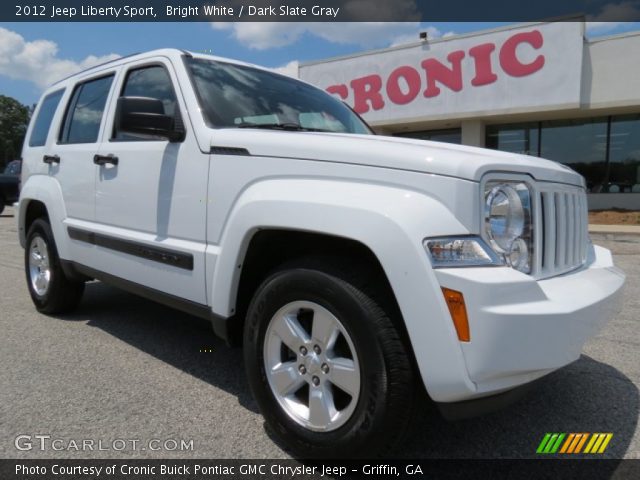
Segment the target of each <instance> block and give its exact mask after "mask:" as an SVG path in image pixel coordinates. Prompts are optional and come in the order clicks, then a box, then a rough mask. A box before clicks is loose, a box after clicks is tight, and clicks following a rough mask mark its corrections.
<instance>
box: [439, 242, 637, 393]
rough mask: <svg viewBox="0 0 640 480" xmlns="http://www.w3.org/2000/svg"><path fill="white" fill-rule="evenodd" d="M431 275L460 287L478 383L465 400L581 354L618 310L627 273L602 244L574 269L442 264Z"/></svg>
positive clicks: (471, 368) (471, 373) (469, 357)
mask: <svg viewBox="0 0 640 480" xmlns="http://www.w3.org/2000/svg"><path fill="white" fill-rule="evenodd" d="M436 277H437V279H438V282H439V284H440V285H441V286H442V287H447V288H450V289H453V290H457V291H460V292H462V293H463V294H464V298H465V303H466V307H467V312H468V317H469V327H470V331H471V341H470V342H461V343H460V347H461V349H462V353H463V357H464V362H465V365H466V368H467V373H468V377H469V379H470V380H471V382H473V384H474V385H475V387H476V388H475V392H474V393H472V394H469V395H467V396H466V398H469V399H470V398H474V397H482V396H486V395H491V394H495V393H498V392H501V391H505V390H508V389H511V388H514V387H516V386H519V385H523V384H525V383H528V382H530V381H532V380H535V379H537V378H539V377H541V376H543V375H545V374H547V373H549V372H551V371H553V370H556V369H558V368H560V367H563V366H565V365H567V364H569V363H571V362H573V361H574V360H576V359H578V358H579V356H580V353H581V351H582V347H583V346H584V344H585V342H586V341H587V340H588V339H590V338H591V337H593V336H594V335H595V334H596V333H597V332H598V331H599V330H600V329H601V328H602V326H603V325H604V324H605V323H606V322H607V321H608V320H609V319H610V318H611V317H612V316H613V315H615V314H616V313H617V312H618V311H619V309H620V307H621V292H622V286H623V284H624V280H625V275H624V273H623V272H622V271H621V270H619V269H618V268H616V267H615V266H614V265H613V261H612V257H611V253H610V252H609V251H608V250H606V249H604V248H601V247H592V248H590V252H589V258H588V260H587V262H586V264H585V265H584V266H583V267H581V268H580V269H579V270H576V271H573V272H570V273H567V274H564V275H560V276H558V277H554V278H549V279H545V280H535V279H533V278H532V277H530V276H528V275H524V274H522V273H520V272H517V271H515V270H513V269H511V268H506V267H486V268H452V269H441V270H436ZM466 398H465V399H466Z"/></svg>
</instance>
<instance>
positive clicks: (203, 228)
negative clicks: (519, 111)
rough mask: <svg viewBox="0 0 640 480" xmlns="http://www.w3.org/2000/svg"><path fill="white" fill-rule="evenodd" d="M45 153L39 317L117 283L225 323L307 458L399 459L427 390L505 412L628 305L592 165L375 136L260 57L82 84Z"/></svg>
mask: <svg viewBox="0 0 640 480" xmlns="http://www.w3.org/2000/svg"><path fill="white" fill-rule="evenodd" d="M23 158H24V168H23V174H22V175H23V177H22V185H23V187H22V192H21V195H20V200H19V207H18V215H17V217H18V226H19V235H20V243H21V245H22V246H23V247H24V249H25V270H26V279H27V284H28V287H29V291H30V294H31V297H32V298H33V302H34V304H35V306H36V308H37V309H38V310H39V311H41V312H43V313H47V314H53V313H63V312H68V311H70V310H71V309H73V308H74V307H76V305H77V304H78V302H79V301H80V298H81V296H82V292H83V288H84V285H85V282H86V281H88V280H91V279H97V280H101V281H104V282H108V283H111V284H113V285H116V286H118V287H121V288H124V289H127V290H130V291H132V292H135V293H137V294H140V295H142V296H145V297H148V298H151V299H154V300H157V301H159V302H163V303H165V304H167V305H170V306H172V307H175V308H178V309H182V310H184V311H187V312H189V313H192V314H194V315H198V316H201V317H205V318H207V319H210V320H211V322H212V325H213V329H214V330H215V332H216V334H218V335H219V336H221V337H223V338H225V339H226V340H227V341H228V342H229V343H232V344H233V343H237V344H239V343H242V344H243V348H244V358H245V363H246V372H247V376H248V379H249V383H250V386H251V389H252V391H253V394H254V396H255V399H256V401H257V403H258V405H259V407H260V409H261V411H262V413H263V414H264V417H265V419H266V421H267V424H268V425H269V426H270V428H271V430H272V431H273V433H274V434H275V436H276V438H278V439H280V441H282V442H283V443H284V444H286V445H288V446H289V447H290V448H291V449H293V451H294V452H296V453H297V454H299V455H302V456H310V455H313V456H325V457H335V456H358V455H370V454H372V453H374V452H376V451H380V450H381V449H385V448H387V447H389V446H390V445H393V444H394V443H395V442H397V441H398V440H399V438H401V436H402V433H403V432H404V430H405V427H406V426H407V424H408V423H409V419H410V415H411V412H412V403H413V401H414V399H415V398H416V397H415V395H414V394H415V392H416V391H418V390H420V388H419V387H420V383H422V384H423V385H424V387H425V389H426V391H427V393H428V394H429V396H430V398H431V399H433V400H434V401H435V402H437V404H438V405H439V406H440V407H441V410H443V411H444V412H445V413H446V414H447V415H449V416H456V415H458V416H459V415H467V414H471V413H475V412H479V411H482V410H487V409H489V408H493V406H495V405H497V404H498V403H501V402H502V401H504V399H505V398H508V397H509V396H512V395H510V393H513V392H515V391H518V390H520V389H517V390H515V387H519V386H522V385H524V384H527V383H529V382H531V381H533V380H535V379H537V378H539V377H542V376H543V375H546V374H547V373H549V372H551V371H553V370H556V369H558V368H560V367H562V366H564V365H567V364H568V363H570V362H572V361H574V360H576V359H577V358H578V357H579V356H580V352H581V348H582V346H583V345H584V343H585V342H586V341H587V340H588V339H589V338H590V337H592V336H593V335H594V334H595V333H596V332H597V331H598V330H599V328H600V327H602V325H603V324H604V323H605V322H606V321H607V320H608V319H609V318H610V317H611V316H612V315H613V314H614V313H615V312H616V309H617V308H618V307H619V299H620V292H621V289H622V286H623V283H624V274H623V273H622V272H621V271H620V270H618V269H617V268H616V267H614V265H613V262H612V257H611V254H610V252H609V251H607V250H605V249H603V248H600V247H597V246H593V245H592V244H591V243H590V241H589V237H588V233H587V204H586V194H585V188H584V181H583V178H582V177H581V176H580V175H578V174H577V173H575V172H573V171H572V170H570V169H568V168H566V167H564V166H562V165H560V164H557V163H554V162H551V161H546V160H542V159H538V158H535V159H534V158H530V157H527V156H523V155H515V154H508V153H501V152H497V151H490V150H484V149H478V148H469V147H463V146H452V145H446V144H439V143H434V142H427V141H420V140H408V139H401V138H390V137H384V136H376V135H373V134H372V132H371V130H370V129H369V127H368V126H367V125H366V124H365V123H364V122H363V121H362V120H361V119H360V118H359V117H358V116H357V115H356V114H355V113H354V112H353V111H352V110H351V109H349V108H348V107H347V106H346V105H345V104H343V103H342V102H340V101H338V100H337V99H336V98H334V97H332V96H330V95H329V94H327V93H325V92H323V91H321V90H319V89H317V88H315V87H313V86H311V85H308V84H306V83H304V82H301V81H298V80H295V79H292V78H289V77H286V76H282V75H279V74H276V73H273V72H271V71H268V70H266V69H262V68H258V67H255V66H252V65H247V64H243V63H240V62H236V61H232V60H227V59H223V58H217V57H212V56H208V55H200V54H195V53H189V52H185V51H180V50H157V51H153V52H149V53H145V54H139V55H134V56H130V57H125V58H121V59H118V60H116V61H112V62H110V63H107V64H103V65H100V66H97V67H94V68H91V69H89V70H86V71H84V72H81V73H79V74H76V75H74V76H72V77H71V78H67V79H65V80H62V81H60V82H58V83H56V84H55V85H53V86H51V87H50V88H49V89H47V91H46V92H45V93H44V95H43V97H42V99H41V100H40V102H39V104H38V107H37V109H36V111H35V114H34V116H33V120H32V122H31V124H30V126H29V129H28V132H27V136H26V141H25V146H24V151H23Z"/></svg>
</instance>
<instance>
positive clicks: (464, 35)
mask: <svg viewBox="0 0 640 480" xmlns="http://www.w3.org/2000/svg"><path fill="white" fill-rule="evenodd" d="M572 20H573V21H576V22H582V23H583V24H584V22H585V20H586V17H585V16H584V15H583V14H572V15H563V16H560V17H553V18H550V19H547V20H540V21H537V22H525V23H512V24H509V25H504V26H501V27H494V28H486V29H483V30H476V31H474V32H468V33H461V34H458V35H451V36H449V37H438V38H434V39H433V40H427V43H428V44H429V45H433V44H434V43H444V42H449V41H451V40H459V39H462V38H471V37H477V36H480V35H487V34H489V33H497V32H505V31H509V30H516V29H520V28H526V27H530V26H533V25H542V24H546V23H554V22H569V21H572ZM582 33H583V36H584V27H583V31H582ZM424 43H425V42H423V41H422V40H416V41H415V42H411V43H403V44H402V45H395V46H393V47H386V48H379V49H374V50H366V51H362V52H356V53H351V54H348V55H338V56H335V57H329V58H324V59H321V60H310V61H307V62H300V64H299V66H298V68H303V67H310V66H313V65H319V64H323V63H329V62H335V61H339V60H348V59H351V58H357V57H365V56H367V55H376V54H380V53H387V52H394V51H397V50H404V49H408V48H413V47H417V46H419V45H423V44H424Z"/></svg>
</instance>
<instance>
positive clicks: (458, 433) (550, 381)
mask: <svg viewBox="0 0 640 480" xmlns="http://www.w3.org/2000/svg"><path fill="white" fill-rule="evenodd" d="M639 407H640V405H639V396H638V389H637V387H636V386H635V385H634V384H633V383H632V382H631V380H629V379H628V378H627V377H626V376H624V375H623V374H622V373H621V372H620V371H618V370H617V369H615V368H613V367H611V366H609V365H607V364H605V363H601V362H598V361H596V360H594V359H593V358H590V357H588V356H586V355H582V356H581V357H580V358H579V359H578V360H577V361H576V362H574V363H572V364H571V365H569V366H567V367H565V368H563V369H560V370H558V371H556V372H554V373H551V374H550V375H547V376H546V377H543V378H541V379H540V380H538V381H537V382H535V383H534V384H533V385H532V386H531V388H530V389H529V390H528V391H527V392H526V393H525V395H524V396H523V398H522V399H520V400H519V401H518V402H516V403H514V404H513V405H511V406H509V407H508V408H505V409H503V410H500V411H498V412H495V413H492V414H488V415H484V416H482V417H477V418H472V419H467V420H459V421H454V422H447V421H445V420H444V419H442V418H441V417H440V416H439V415H438V414H437V411H436V409H435V406H434V405H432V404H431V405H429V404H426V405H424V406H423V410H424V411H425V415H422V416H421V415H420V414H419V413H418V415H416V417H417V418H416V421H415V422H414V423H413V427H412V431H411V433H410V435H409V436H408V437H407V439H406V441H405V442H403V445H402V446H401V448H400V449H398V452H397V456H399V457H403V458H540V457H541V456H540V455H539V454H536V449H537V448H538V445H539V444H540V442H541V440H542V438H543V437H544V435H545V434H546V433H548V432H549V433H566V434H569V433H613V437H612V439H611V441H610V443H609V445H608V447H607V449H606V451H605V452H604V454H602V455H596V456H594V455H585V454H581V455H571V457H575V458H582V457H589V458H612V459H615V458H622V457H624V454H625V453H626V451H627V449H628V447H629V444H630V443H631V440H632V439H633V435H634V432H635V430H636V426H637V423H638V411H639ZM544 457H545V458H549V457H553V458H558V457H564V458H566V457H567V455H566V454H565V455H562V456H561V455H557V454H556V455H545V456H544Z"/></svg>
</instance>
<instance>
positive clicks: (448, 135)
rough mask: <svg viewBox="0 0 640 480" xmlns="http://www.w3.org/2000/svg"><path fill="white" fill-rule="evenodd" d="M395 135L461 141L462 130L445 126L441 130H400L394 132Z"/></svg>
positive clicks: (435, 140)
mask: <svg viewBox="0 0 640 480" xmlns="http://www.w3.org/2000/svg"><path fill="white" fill-rule="evenodd" d="M394 136H396V137H407V138H418V139H420V140H433V141H434V142H445V143H456V144H458V145H459V144H461V143H462V130H461V129H459V128H447V129H443V130H425V131H421V132H402V133H396V134H394Z"/></svg>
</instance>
